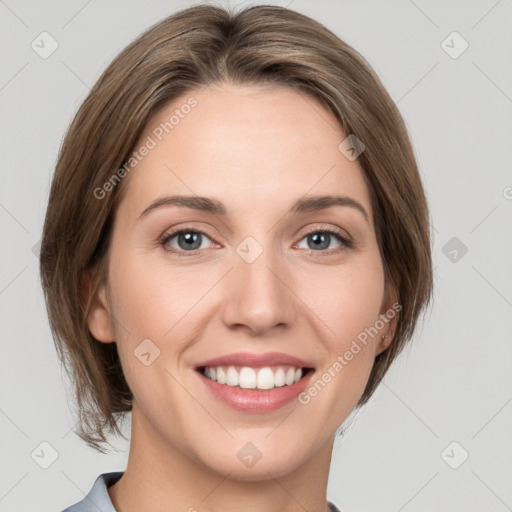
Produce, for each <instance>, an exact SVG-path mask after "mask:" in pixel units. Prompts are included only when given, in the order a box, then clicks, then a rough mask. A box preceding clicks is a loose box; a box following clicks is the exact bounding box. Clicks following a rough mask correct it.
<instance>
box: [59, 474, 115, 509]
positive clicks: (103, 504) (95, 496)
mask: <svg viewBox="0 0 512 512" xmlns="http://www.w3.org/2000/svg"><path fill="white" fill-rule="evenodd" d="M123 474H124V472H123V471H114V472H111V473H102V474H101V475H99V476H98V478H96V480H95V482H94V484H93V486H92V488H91V490H90V491H89V492H88V493H87V494H86V495H85V496H84V498H83V499H82V500H81V501H79V502H77V503H75V504H74V505H71V506H70V507H68V508H66V509H64V510H62V512H98V511H101V512H116V510H115V509H114V506H113V505H112V502H111V501H110V496H109V495H108V492H107V489H108V487H110V486H111V485H114V484H115V483H116V482H117V481H118V480H119V479H120V478H121V477H122V476H123Z"/></svg>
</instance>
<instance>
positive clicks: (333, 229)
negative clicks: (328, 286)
mask: <svg viewBox="0 0 512 512" xmlns="http://www.w3.org/2000/svg"><path fill="white" fill-rule="evenodd" d="M182 232H194V233H199V234H204V235H206V236H208V238H210V239H211V240H212V242H213V243H214V244H216V242H215V239H216V237H215V235H213V234H212V232H211V231H210V229H209V228H205V227H200V228H199V227H196V226H193V225H190V224H189V223H186V224H185V225H182V226H181V225H178V226H177V227H173V228H169V229H167V230H166V231H165V232H164V233H163V234H162V235H161V236H160V237H159V239H158V240H159V244H160V245H161V246H164V250H165V251H167V252H170V253H179V254H188V255H191V256H193V255H197V254H198V253H201V252H204V249H195V250H193V251H181V250H175V249H172V250H171V249H167V248H165V245H167V241H168V240H169V239H171V238H174V237H175V236H177V235H179V234H180V233H182ZM312 233H329V234H334V235H336V236H338V237H339V242H340V244H341V245H342V246H345V248H346V249H350V248H353V247H354V246H355V241H354V239H353V237H352V236H351V235H350V234H349V233H348V232H347V231H346V230H344V229H342V228H340V227H338V226H333V225H318V224H317V225H313V226H310V227H309V228H307V229H306V231H302V232H300V231H299V232H298V233H297V234H296V235H295V236H299V235H300V238H299V240H298V241H297V243H299V242H301V241H302V239H303V238H304V237H306V236H307V235H309V234H312ZM295 245H296V244H295ZM310 251H312V252H318V254H319V255H321V254H322V253H325V254H326V255H329V254H332V253H333V252H340V251H339V249H330V250H327V251H314V250H313V249H311V250H310Z"/></svg>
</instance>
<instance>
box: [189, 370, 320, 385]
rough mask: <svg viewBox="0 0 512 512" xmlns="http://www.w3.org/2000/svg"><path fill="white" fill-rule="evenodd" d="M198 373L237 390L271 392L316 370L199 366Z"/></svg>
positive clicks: (291, 383) (293, 382)
mask: <svg viewBox="0 0 512 512" xmlns="http://www.w3.org/2000/svg"><path fill="white" fill-rule="evenodd" d="M196 371H198V372H199V373H201V375H203V377H205V378H207V379H209V380H212V381H214V382H217V383H218V384H223V385H226V386H229V387H233V388H237V389H252V390H270V389H274V388H280V387H287V386H292V385H293V384H296V383H297V382H299V381H300V380H302V379H303V378H304V377H305V376H306V375H309V374H310V373H311V372H313V371H314V368H302V367H296V366H290V365H276V366H263V367H259V368H254V367H251V366H235V365H228V366H226V365H224V366H199V367H197V368H196Z"/></svg>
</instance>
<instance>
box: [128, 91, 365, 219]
mask: <svg viewBox="0 0 512 512" xmlns="http://www.w3.org/2000/svg"><path fill="white" fill-rule="evenodd" d="M190 105H194V106H193V107H190ZM346 136H347V135H346V134H344V133H343V131H342V130H341V128H340V126H339V124H338V122H337V120H336V118H335V117H334V115H333V114H332V113H331V112H329V111H328V110H326V109H325V108H324V107H323V106H322V105H321V104H320V103H318V102H317V101H316V100H314V99H312V98H311V97H310V96H307V95H305V94H304V93H302V92H298V91H296V90H294V89H291V88H288V87H261V86H235V85H232V84H223V85H222V86H210V87H206V88H203V89H200V90H192V91H189V92H187V93H185V94H183V95H182V96H180V97H179V98H176V99H174V100H173V101H172V102H170V103H167V104H166V105H165V106H164V107H162V108H161V109H160V110H159V111H158V112H156V114H154V115H153V117H152V118H151V120H150V122H149V123H148V125H147V127H146V129H145V131H144V134H143V135H142V137H141V138H140V141H139V144H137V145H136V148H139V147H142V145H144V144H147V145H148V146H152V148H151V149H150V151H149V152H147V154H146V155H145V156H144V157H142V158H141V159H140V161H139V162H138V163H137V165H136V166H135V167H134V168H133V170H132V171H131V172H130V173H129V175H128V176H127V179H126V182H125V183H123V186H124V187H127V190H125V191H124V192H125V194H124V195H125V198H124V199H123V201H127V202H129V203H130V205H131V208H130V209H132V210H135V211H137V212H138V213H140V212H141V211H142V210H143V209H144V208H145V207H146V206H147V204H148V203H149V202H152V201H154V200H155V199H156V198H158V197H162V196H164V195H171V194H179V193H181V194H187V195H194V194H196V195H201V196H215V197H218V198H219V199H221V200H222V202H224V203H225V204H227V205H228V209H229V208H230V206H231V207H232V209H233V210H234V211H242V210H248V209H257V210H261V209H262V208H265V207H270V206H271V205H276V204H277V205H279V204H281V205H282V207H283V208H285V207H286V206H287V205H288V204H291V203H293V202H295V200H297V199H298V198H299V197H302V196H304V195H307V194H315V195H320V194H335V193H336V194H345V195H349V196H351V197H354V198H356V199H357V200H358V201H359V202H361V203H362V204H363V205H364V207H365V209H366V210H367V212H368V213H369V215H370V216H371V206H370V199H369V194H368V190H367V186H366V182H365V180H364V177H363V173H362V169H361V167H360V166H359V164H358V162H357V160H355V161H351V160H349V159H347V158H346V157H345V156H344V154H343V153H342V152H341V151H340V150H339V145H340V143H341V142H342V141H343V140H344V139H345V138H346ZM150 141H151V142H150ZM228 213H229V212H228Z"/></svg>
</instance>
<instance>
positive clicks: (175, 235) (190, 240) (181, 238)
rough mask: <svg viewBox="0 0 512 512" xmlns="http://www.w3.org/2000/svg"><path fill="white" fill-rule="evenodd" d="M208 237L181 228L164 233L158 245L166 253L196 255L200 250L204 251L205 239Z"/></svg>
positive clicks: (195, 231)
mask: <svg viewBox="0 0 512 512" xmlns="http://www.w3.org/2000/svg"><path fill="white" fill-rule="evenodd" d="M209 238H210V237H209V236H208V235H207V234H206V233H204V232H203V231H200V230H197V229H189V228H183V229H179V230H176V231H172V232H171V233H166V234H165V235H164V238H163V239H162V240H161V242H160V244H161V245H162V246H163V247H164V249H165V250H166V251H169V252H174V253H178V254H179V255H181V254H180V253H183V252H187V253H191V254H196V252H197V251H199V250H200V249H206V248H207V247H208V244H207V243H206V244H204V243H203V242H205V239H209Z"/></svg>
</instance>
